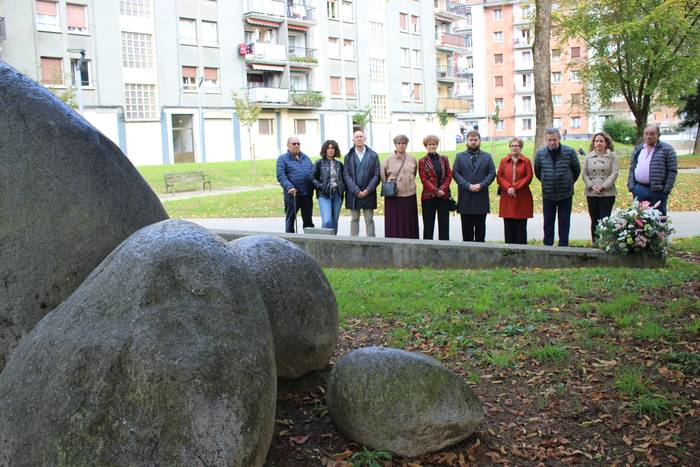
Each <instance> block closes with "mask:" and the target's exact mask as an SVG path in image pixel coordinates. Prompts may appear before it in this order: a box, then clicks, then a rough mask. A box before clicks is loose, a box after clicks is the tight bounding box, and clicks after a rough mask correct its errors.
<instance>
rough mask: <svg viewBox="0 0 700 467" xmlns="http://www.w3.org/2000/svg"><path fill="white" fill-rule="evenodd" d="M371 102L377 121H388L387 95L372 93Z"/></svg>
mask: <svg viewBox="0 0 700 467" xmlns="http://www.w3.org/2000/svg"><path fill="white" fill-rule="evenodd" d="M370 104H371V108H372V119H373V120H374V121H375V122H386V121H388V120H389V114H388V113H387V107H386V96H385V95H380V94H372V95H371V96H370Z"/></svg>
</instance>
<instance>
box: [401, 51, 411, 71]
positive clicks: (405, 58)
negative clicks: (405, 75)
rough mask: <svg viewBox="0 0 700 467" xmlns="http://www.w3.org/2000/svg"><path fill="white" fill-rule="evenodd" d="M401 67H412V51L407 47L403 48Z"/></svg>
mask: <svg viewBox="0 0 700 467" xmlns="http://www.w3.org/2000/svg"><path fill="white" fill-rule="evenodd" d="M401 66H404V67H410V66H411V49H409V48H407V47H401Z"/></svg>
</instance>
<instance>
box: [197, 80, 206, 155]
mask: <svg viewBox="0 0 700 467" xmlns="http://www.w3.org/2000/svg"><path fill="white" fill-rule="evenodd" d="M203 84H204V76H200V77H199V78H198V79H197V113H198V116H199V147H200V148H201V159H202V160H201V161H200V162H206V161H207V150H206V147H205V145H204V115H202V85H203Z"/></svg>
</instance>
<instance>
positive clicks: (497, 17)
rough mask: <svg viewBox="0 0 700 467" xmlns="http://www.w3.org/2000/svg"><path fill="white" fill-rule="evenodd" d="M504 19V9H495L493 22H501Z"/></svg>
mask: <svg viewBox="0 0 700 467" xmlns="http://www.w3.org/2000/svg"><path fill="white" fill-rule="evenodd" d="M502 19H503V9H502V8H494V9H493V20H494V21H501V20H502Z"/></svg>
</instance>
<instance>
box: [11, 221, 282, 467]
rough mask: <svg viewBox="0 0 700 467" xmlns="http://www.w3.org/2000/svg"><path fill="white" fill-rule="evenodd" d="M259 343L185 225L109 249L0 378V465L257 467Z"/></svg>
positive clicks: (255, 321)
mask: <svg viewBox="0 0 700 467" xmlns="http://www.w3.org/2000/svg"><path fill="white" fill-rule="evenodd" d="M275 400H276V378H275V367H274V351H273V346H272V334H271V331H270V325H269V321H268V318H267V314H266V312H265V308H264V304H263V302H262V300H261V298H260V295H259V294H258V293H257V291H256V290H255V288H254V286H253V283H252V282H251V281H250V280H249V279H248V275H247V272H246V270H245V269H244V268H242V267H241V265H240V262H239V260H238V258H237V257H236V256H235V254H234V253H233V251H232V250H231V248H230V247H229V246H228V244H227V243H226V242H224V241H223V240H221V239H220V238H219V237H216V236H214V235H212V234H210V233H209V232H207V231H206V230H205V229H203V228H201V227H199V226H195V225H194V224H191V223H189V222H186V221H175V220H172V221H164V222H161V223H158V224H155V225H152V226H149V227H145V228H143V229H141V230H140V231H138V232H136V233H135V234H133V235H132V236H131V237H129V238H128V239H127V240H126V241H125V242H123V243H122V244H121V245H119V246H118V247H117V248H116V249H115V250H114V252H112V253H111V254H110V255H109V256H108V257H107V258H106V259H105V260H104V261H103V262H102V263H101V264H100V265H99V266H98V267H97V269H95V271H94V272H93V273H92V274H91V275H90V276H89V277H88V278H87V279H86V280H85V282H84V283H83V284H82V285H81V286H80V288H78V290H76V291H75V292H74V293H73V294H72V295H71V296H70V297H69V298H68V299H67V300H66V301H64V302H63V303H62V304H61V305H60V306H59V307H57V308H56V309H55V310H53V311H52V312H51V313H49V314H48V315H47V316H45V317H44V318H43V319H42V320H41V321H40V322H39V323H38V324H37V325H36V326H35V327H34V329H33V330H32V331H31V332H30V334H29V335H27V337H25V338H24V339H23V340H22V342H21V343H20V345H19V346H18V347H17V349H16V350H15V352H14V353H13V354H12V356H11V358H10V360H9V361H8V363H7V366H6V367H5V370H4V371H3V372H2V373H1V374H0V465H57V464H58V465H187V466H202V465H227V466H246V467H247V466H254V465H262V463H263V462H264V459H265V456H266V454H267V450H268V448H269V445H270V441H271V438H272V433H273V426H274V413H275Z"/></svg>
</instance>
